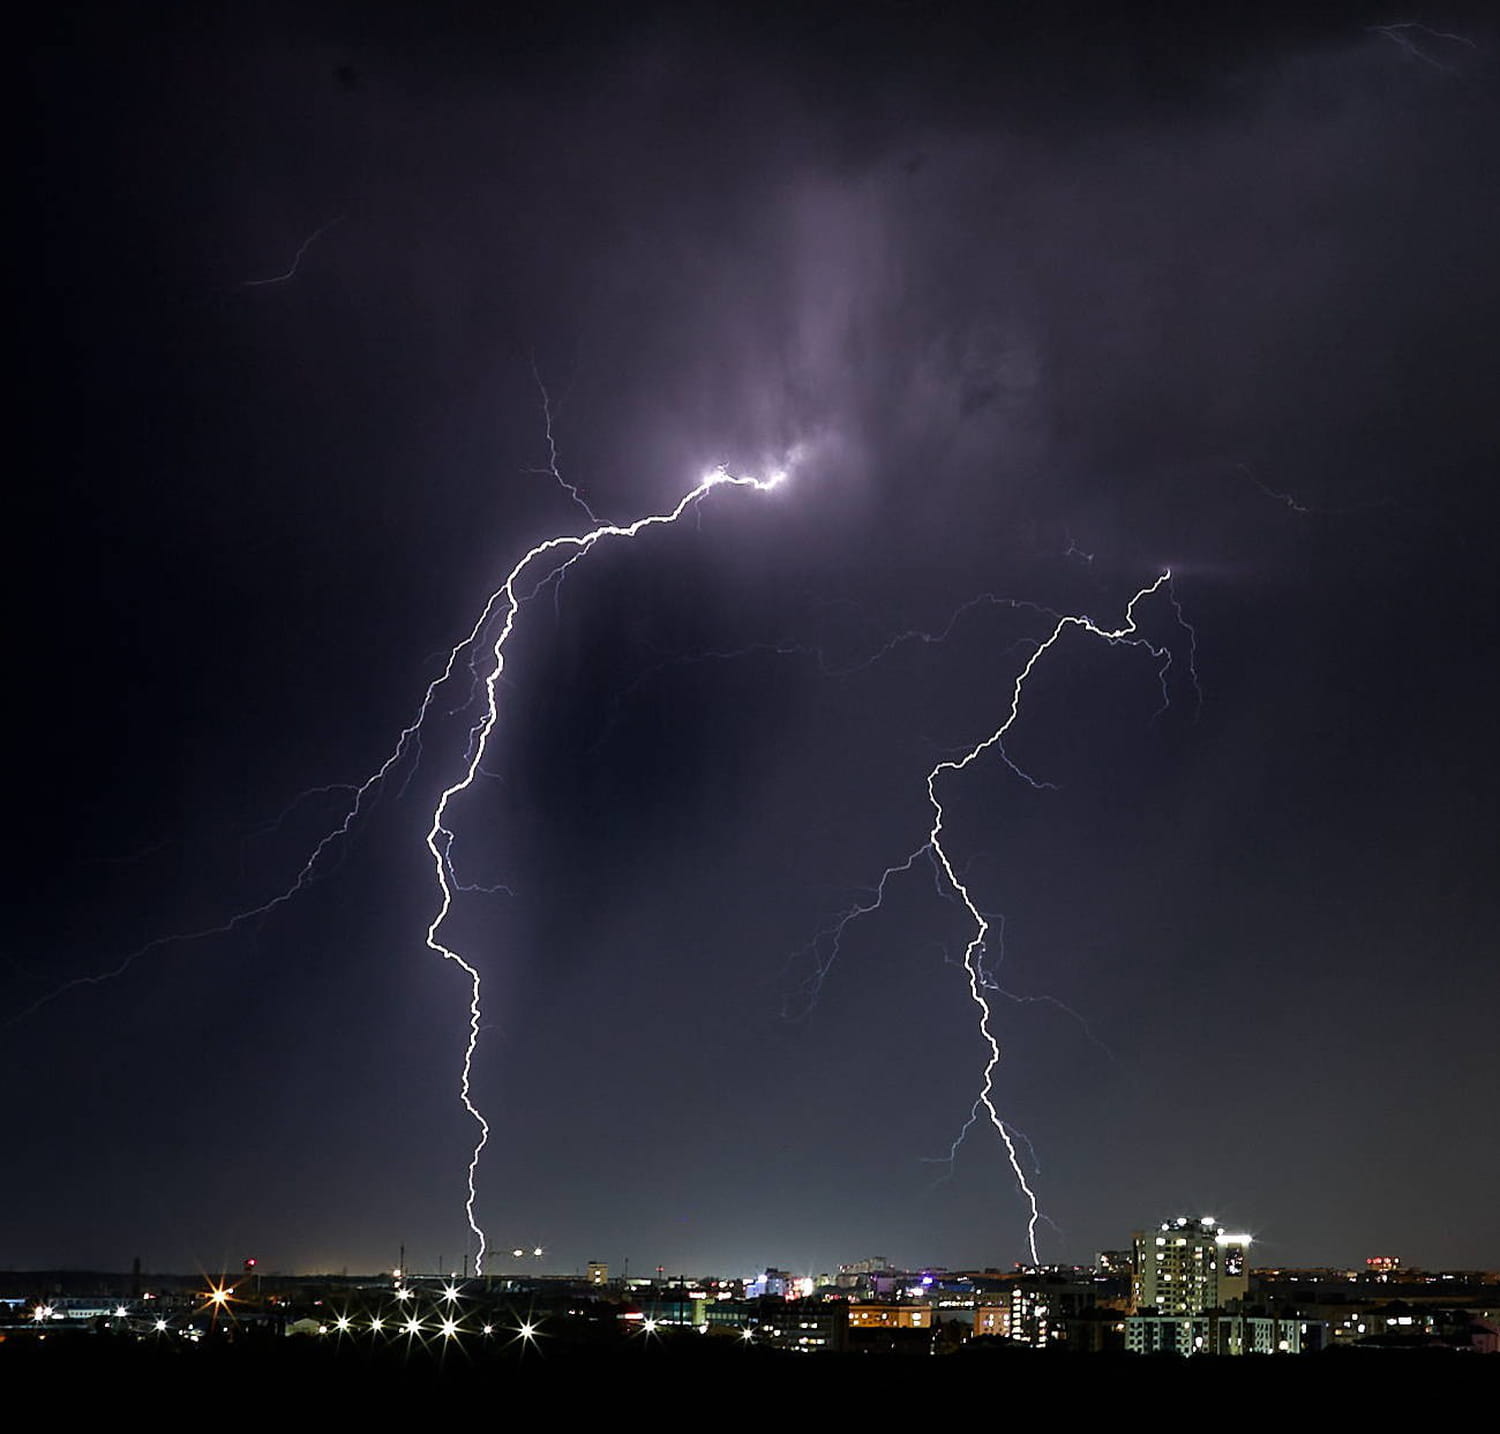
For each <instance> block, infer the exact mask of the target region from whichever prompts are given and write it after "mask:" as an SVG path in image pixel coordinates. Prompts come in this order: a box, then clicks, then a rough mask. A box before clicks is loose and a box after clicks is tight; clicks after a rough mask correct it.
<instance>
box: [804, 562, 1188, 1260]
mask: <svg viewBox="0 0 1500 1434" xmlns="http://www.w3.org/2000/svg"><path fill="white" fill-rule="evenodd" d="M1163 590H1165V592H1166V594H1167V597H1168V599H1169V601H1170V603H1171V606H1172V611H1173V614H1174V617H1175V619H1176V622H1177V625H1178V626H1179V627H1180V628H1182V629H1183V630H1184V631H1185V632H1186V633H1187V636H1188V641H1189V660H1188V664H1187V665H1188V671H1189V676H1190V679H1191V681H1192V684H1193V688H1194V691H1195V692H1196V693H1197V694H1198V696H1199V698H1200V700H1201V697H1202V690H1201V688H1200V687H1199V684H1198V674H1197V663H1196V653H1197V633H1196V631H1195V630H1194V628H1193V626H1192V624H1191V623H1189V622H1188V620H1187V618H1186V616H1185V615H1184V613H1183V611H1182V605H1181V603H1180V602H1179V601H1178V599H1177V595H1176V592H1175V591H1174V589H1173V587H1172V574H1171V570H1170V569H1168V570H1166V571H1164V572H1163V573H1162V574H1161V575H1160V576H1159V577H1157V578H1156V579H1155V581H1153V582H1151V583H1149V584H1147V585H1146V586H1145V587H1143V588H1141V589H1140V590H1139V591H1137V592H1136V594H1135V595H1134V596H1133V597H1132V598H1131V599H1130V601H1129V603H1127V604H1126V607H1125V617H1124V621H1123V622H1122V623H1121V624H1120V626H1119V627H1115V628H1106V627H1101V626H1100V625H1099V624H1098V623H1096V622H1095V621H1094V620H1093V619H1092V618H1090V617H1087V616H1084V615H1078V614H1068V615H1058V614H1056V613H1049V615H1050V616H1052V617H1053V618H1054V623H1053V627H1052V630H1051V632H1050V633H1048V635H1047V636H1046V637H1045V638H1043V639H1042V640H1041V641H1040V642H1038V643H1037V644H1036V646H1035V649H1034V650H1033V651H1032V653H1031V655H1030V656H1029V657H1028V658H1027V659H1026V661H1025V662H1024V663H1023V664H1022V666H1021V669H1020V671H1019V673H1018V674H1017V676H1016V679H1015V682H1014V684H1013V686H1012V688H1011V699H1010V706H1009V710H1008V711H1007V712H1006V714H1005V717H1004V720H1003V721H1002V722H1001V723H1000V725H999V726H998V727H996V728H995V729H994V730H993V731H991V732H990V733H989V735H988V736H986V737H985V738H983V739H982V740H981V741H979V742H978V743H976V744H975V745H973V746H971V747H968V748H965V749H963V750H962V753H961V755H957V756H952V757H946V758H944V759H943V760H942V761H940V762H938V763H937V765H936V766H934V767H933V768H932V770H931V771H929V772H928V773H927V779H926V786H927V800H928V804H929V806H930V808H931V810H932V825H931V827H930V829H929V830H928V833H927V839H926V840H925V841H924V842H923V843H922V844H921V845H920V846H919V847H917V849H916V850H915V851H913V852H912V853H911V854H910V855H909V856H906V857H904V858H903V859H902V860H900V861H898V862H894V863H892V864H891V865H890V866H888V867H887V868H886V869H885V870H884V871H883V872H882V873H881V875H880V878H879V880H878V881H877V882H876V883H875V884H874V885H873V887H871V888H870V889H869V894H868V896H867V898H866V899H864V900H857V901H855V902H854V903H853V904H852V905H851V906H850V907H848V908H847V909H846V910H845V911H844V912H843V913H842V914H841V915H840V916H839V917H838V918H837V919H836V920H835V921H834V923H833V924H832V925H830V926H828V927H826V928H824V930H823V931H821V932H819V933H818V935H817V936H816V937H814V938H813V941H812V942H811V943H809V945H808V946H805V947H803V948H802V953H799V954H804V953H807V952H811V953H812V956H813V961H814V971H813V975H812V977H811V979H810V981H809V983H808V990H809V992H810V994H811V995H812V996H816V995H817V993H818V990H819V988H820V987H821V986H822V983H823V981H824V980H825V979H826V978H827V976H828V973H829V971H830V969H831V968H832V966H833V963H834V961H835V960H836V959H837V958H838V955H839V949H840V944H841V942H842V940H843V938H844V934H845V932H846V930H847V928H848V927H849V925H850V923H851V922H853V921H855V920H857V919H859V918H860V917H862V916H868V915H870V914H871V913H873V912H875V911H878V910H879V909H880V907H881V904H882V903H883V901H884V899H885V893H886V888H887V885H888V884H889V883H890V881H891V880H892V878H894V877H896V876H897V875H899V874H901V873H904V872H907V871H910V870H911V869H912V867H913V866H914V865H915V864H916V863H917V861H918V860H919V859H920V858H921V857H922V856H923V855H927V856H929V857H930V858H931V860H932V861H933V863H934V866H935V870H936V874H937V876H938V879H939V882H940V886H939V889H940V891H941V892H942V894H944V895H946V896H949V897H951V898H952V899H954V900H956V901H957V902H958V904H959V905H960V906H962V907H963V908H964V910H965V911H967V913H968V915H969V917H970V919H971V920H972V921H973V923H974V935H973V936H972V937H971V938H970V940H969V942H968V944H967V945H966V946H965V948H964V953H963V959H962V960H961V961H960V962H958V963H957V964H958V965H959V966H961V967H962V969H963V972H964V975H965V979H966V984H967V986H968V991H969V998H970V1000H971V1001H972V1002H973V1004H974V1006H975V1008H976V1010H977V1012H978V1030H979V1035H980V1038H981V1041H982V1042H983V1044H984V1046H985V1047H987V1049H988V1057H987V1059H986V1061H985V1064H984V1068H983V1071H982V1073H981V1076H980V1084H979V1091H978V1093H977V1095H976V1097H975V1099H974V1104H973V1107H972V1108H971V1110H970V1112H969V1116H968V1118H967V1120H965V1122H964V1124H963V1127H962V1129H961V1130H960V1131H959V1133H958V1136H957V1137H956V1138H955V1140H954V1141H953V1145H952V1147H951V1149H950V1150H949V1153H948V1155H947V1157H946V1158H945V1160H944V1163H947V1164H949V1166H950V1168H951V1165H952V1162H953V1161H954V1160H955V1159H956V1158H957V1154H958V1149H959V1147H960V1146H961V1145H962V1144H963V1142H964V1139H965V1138H966V1137H967V1135H968V1133H969V1131H970V1130H971V1129H972V1128H973V1126H974V1125H976V1124H977V1123H978V1122H979V1120H980V1117H981V1113H982V1114H983V1116H984V1117H985V1118H987V1119H988V1121H989V1123H990V1125H991V1126H992V1127H993V1128H994V1130H995V1132H996V1133H997V1134H998V1135H999V1137H1000V1141H1001V1144H1002V1146H1003V1147H1004V1150H1005V1155H1006V1160H1007V1162H1008V1163H1009V1165H1010V1168H1011V1173H1012V1174H1013V1176H1014V1177H1015V1181H1016V1185H1017V1187H1018V1188H1019V1189H1020V1191H1021V1194H1022V1196H1023V1198H1024V1199H1025V1201H1026V1205H1027V1210H1028V1217H1027V1223H1026V1243H1027V1246H1028V1248H1029V1250H1030V1252H1031V1260H1032V1263H1033V1264H1039V1263H1040V1262H1041V1260H1040V1255H1039V1253H1038V1250H1037V1242H1036V1230H1037V1225H1038V1224H1039V1223H1041V1222H1042V1221H1043V1220H1044V1219H1046V1216H1044V1215H1043V1214H1042V1210H1041V1206H1040V1203H1039V1201H1038V1199H1037V1195H1036V1191H1035V1189H1034V1188H1033V1186H1032V1184H1031V1181H1030V1180H1029V1179H1028V1177H1027V1174H1026V1171H1025V1169H1023V1167H1022V1164H1021V1158H1020V1149H1019V1147H1020V1146H1021V1145H1025V1146H1026V1148H1027V1149H1028V1151H1029V1152H1030V1154H1031V1159H1032V1164H1033V1166H1035V1165H1036V1156H1035V1152H1034V1151H1032V1150H1031V1142H1030V1141H1029V1140H1027V1139H1026V1137H1025V1136H1024V1135H1022V1134H1021V1132H1020V1131H1018V1130H1016V1129H1015V1128H1014V1127H1013V1126H1011V1125H1010V1124H1009V1123H1008V1122H1007V1121H1006V1120H1005V1119H1004V1118H1003V1117H1002V1116H1001V1114H1000V1111H999V1109H998V1107H997V1106H996V1104H995V1070H996V1068H997V1067H998V1066H999V1064H1000V1058H1001V1048H1000V1042H999V1040H998V1038H997V1037H996V1035H995V1033H994V1029H993V1025H992V1021H993V1011H992V1009H991V1006H990V1002H989V998H988V996H987V995H986V992H987V991H994V992H995V993H996V994H998V995H1001V996H1004V997H1006V998H1007V999H1010V1000H1017V1001H1036V1000H1050V998H1047V997H1017V996H1015V995H1013V994H1012V993H1010V992H1008V991H1005V990H1003V989H1002V988H1000V987H999V986H998V985H997V984H996V983H995V982H994V980H993V979H992V977H991V976H990V975H989V973H988V972H987V971H986V970H985V968H984V950H985V941H986V938H987V936H988V934H989V932H990V930H991V927H992V924H993V923H994V922H995V921H998V920H999V919H1000V918H995V917H991V916H990V915H988V914H987V913H985V912H984V911H982V910H981V909H980V907H979V906H978V904H977V903H976V902H975V900H974V897H973V895H972V893H971V892H970V890H969V887H968V884H967V882H966V881H965V879H964V876H963V875H962V874H961V871H960V869H959V867H957V866H956V865H955V864H954V860H953V858H952V856H951V855H950V853H949V851H948V848H947V846H946V845H945V844H944V831H945V822H946V815H947V814H946V811H945V809H944V807H943V803H942V801H941V800H940V798H939V796H938V786H939V784H940V782H942V781H943V780H945V779H946V778H947V777H950V776H956V775H958V774H960V773H962V772H964V771H965V770H966V769H967V768H969V767H970V766H972V765H973V764H974V763H976V762H978V761H979V760H980V759H981V758H982V757H983V756H984V755H985V754H986V753H989V752H991V751H993V752H994V753H995V754H997V755H998V756H999V757H1000V758H1001V760H1002V761H1004V762H1005V764H1006V765H1007V766H1008V767H1009V768H1010V769H1011V771H1013V772H1014V773H1016V774H1017V775H1018V776H1020V777H1021V778H1022V779H1023V780H1025V781H1026V782H1028V783H1030V785H1031V786H1033V787H1037V788H1050V787H1052V784H1051V783H1047V782H1040V781H1038V780H1037V779H1035V778H1033V777H1032V776H1030V775H1029V774H1028V773H1027V772H1025V771H1024V770H1023V769H1022V768H1020V767H1019V766H1018V765H1017V764H1016V763H1015V762H1014V761H1013V760H1012V759H1011V757H1010V755H1009V754H1008V753H1007V752H1006V750H1005V737H1006V734H1007V733H1008V732H1009V731H1010V730H1011V728H1012V727H1013V726H1014V725H1015V724H1016V722H1017V720H1018V719H1019V718H1020V715H1021V698H1022V695H1023V693H1024V691H1025V688H1026V684H1027V682H1028V681H1029V680H1030V678H1031V676H1032V674H1033V673H1034V672H1035V670H1036V668H1037V664H1038V663H1040V662H1041V660H1042V658H1043V657H1044V656H1045V655H1046V654H1047V653H1048V652H1049V651H1051V649H1052V648H1053V647H1055V646H1056V645H1057V643H1058V642H1059V640H1060V639H1061V638H1062V637H1063V635H1064V634H1065V633H1066V632H1068V631H1069V629H1071V628H1078V629H1080V630H1081V631H1083V632H1086V633H1088V634H1090V635H1091V636H1093V637H1097V638H1100V639H1102V640H1103V641H1105V642H1107V643H1109V644H1110V645H1112V646H1114V645H1124V646H1129V647H1140V648H1144V649H1145V650H1146V651H1147V652H1148V653H1150V654H1151V656H1152V657H1154V658H1155V659H1156V661H1157V680H1158V683H1159V685H1160V687H1161V692H1162V701H1163V706H1165V705H1166V704H1167V701H1168V687H1167V674H1168V670H1169V669H1170V667H1171V665H1172V653H1171V650H1170V649H1169V648H1167V647H1165V646H1162V645H1159V644H1157V643H1153V642H1150V641H1148V640H1147V639H1146V638H1145V637H1142V636H1141V635H1140V634H1139V629H1138V626H1137V623H1136V608H1137V607H1138V606H1139V605H1140V603H1142V602H1143V601H1144V600H1145V599H1147V598H1149V597H1151V596H1153V595H1154V594H1155V593H1158V592H1161V591H1163ZM986 597H989V595H986ZM983 600H984V599H975V600H974V601H975V602H979V601H983ZM989 600H990V601H996V599H994V598H992V597H989ZM972 605H973V604H972V603H971V604H966V607H968V606H972ZM1012 605H1013V606H1017V607H1028V608H1031V609H1032V610H1033V611H1047V610H1046V609H1042V608H1038V607H1037V606H1036V605H1035V604H1031V603H1014V604H1012ZM961 611H962V610H961ZM950 628H951V624H950ZM911 636H912V635H911V634H903V635H902V637H900V638H897V639H894V640H893V643H894V642H900V641H904V640H909V638H910V637H911ZM924 640H930V639H928V638H926V637H924ZM891 645H892V644H888V645H887V648H886V649H883V650H882V651H885V650H889V647H890V646H891ZM1156 715H1159V711H1158V714H1156ZM1054 789H1055V788H1054ZM1002 929H1003V928H1002ZM825 946H826V949H827V955H826V956H825V955H823V954H822V951H823V950H824V948H825ZM1053 1004H1056V1005H1058V1006H1059V1007H1060V1008H1061V1009H1063V1010H1065V1011H1068V1013H1069V1014H1070V1015H1073V1016H1074V1018H1075V1019H1077V1020H1079V1022H1080V1024H1082V1025H1083V1026H1084V1029H1085V1032H1086V1033H1088V1034H1089V1035H1090V1037H1091V1038H1092V1033H1091V1032H1088V1030H1087V1023H1085V1022H1083V1021H1082V1018H1081V1017H1079V1016H1078V1015H1077V1013H1076V1012H1073V1011H1071V1010H1070V1009H1069V1008H1067V1007H1065V1006H1062V1003H1061V1002H1053Z"/></svg>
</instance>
